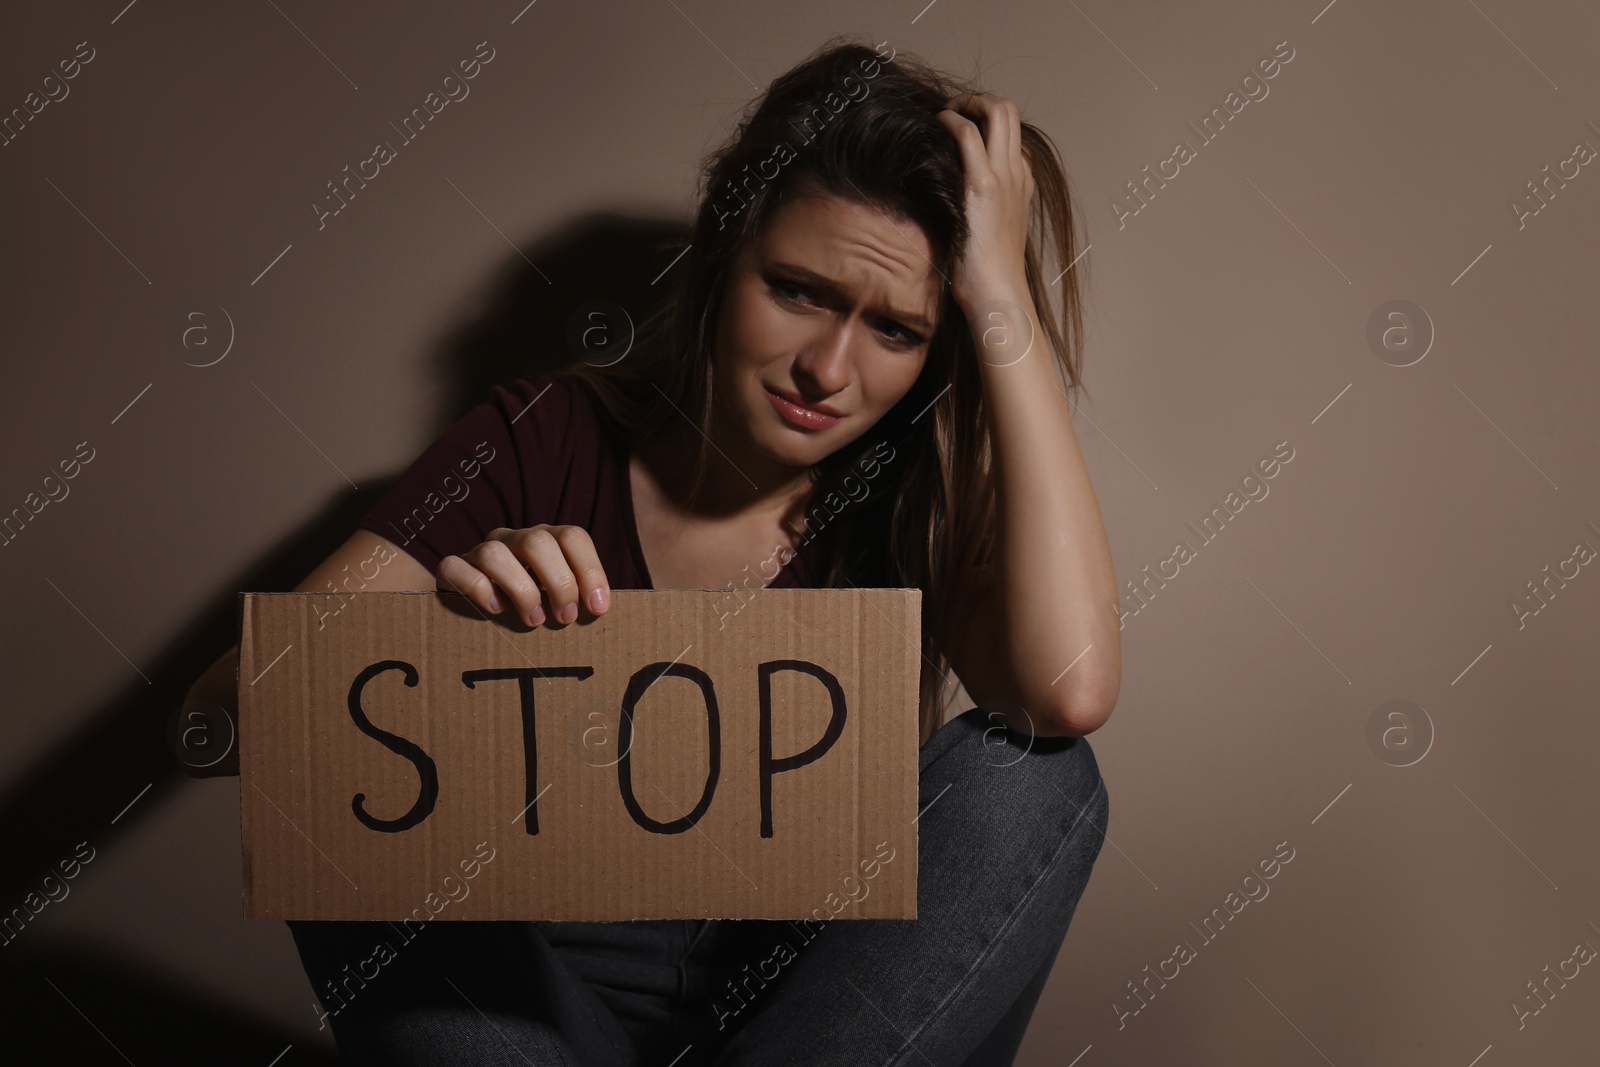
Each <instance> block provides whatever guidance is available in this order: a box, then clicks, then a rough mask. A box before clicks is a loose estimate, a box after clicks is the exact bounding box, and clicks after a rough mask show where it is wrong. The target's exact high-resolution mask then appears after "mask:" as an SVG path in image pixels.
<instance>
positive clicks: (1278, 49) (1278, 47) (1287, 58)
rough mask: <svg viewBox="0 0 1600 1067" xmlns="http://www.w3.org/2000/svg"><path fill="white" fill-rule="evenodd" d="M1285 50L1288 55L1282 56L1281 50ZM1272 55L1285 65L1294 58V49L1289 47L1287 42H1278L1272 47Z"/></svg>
mask: <svg viewBox="0 0 1600 1067" xmlns="http://www.w3.org/2000/svg"><path fill="white" fill-rule="evenodd" d="M1285 48H1288V49H1289V54H1288V55H1284V54H1283V50H1284V49H1285ZM1272 54H1273V55H1275V56H1277V57H1278V58H1279V59H1281V60H1283V62H1285V63H1287V62H1289V61H1290V60H1291V59H1293V58H1294V48H1293V47H1291V46H1290V44H1289V42H1288V41H1279V42H1278V43H1277V44H1276V45H1274V46H1273V47H1272Z"/></svg>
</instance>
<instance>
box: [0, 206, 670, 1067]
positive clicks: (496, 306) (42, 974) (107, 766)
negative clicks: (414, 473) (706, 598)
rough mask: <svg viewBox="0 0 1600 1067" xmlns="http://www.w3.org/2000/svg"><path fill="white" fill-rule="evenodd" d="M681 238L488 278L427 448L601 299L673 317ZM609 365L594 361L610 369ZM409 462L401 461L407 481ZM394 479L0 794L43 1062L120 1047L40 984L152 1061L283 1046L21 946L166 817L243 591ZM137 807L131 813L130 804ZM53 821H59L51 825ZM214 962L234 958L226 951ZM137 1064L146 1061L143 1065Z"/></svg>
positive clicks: (9, 975) (77, 957) (585, 221)
mask: <svg viewBox="0 0 1600 1067" xmlns="http://www.w3.org/2000/svg"><path fill="white" fill-rule="evenodd" d="M686 241H687V229H686V227H684V226H683V225H681V224H679V223H674V222H667V221H661V220H629V219H627V218H624V217H622V216H617V215H593V216H588V217H586V218H582V219H579V220H577V221H575V222H574V223H572V224H570V225H568V226H565V227H563V228H562V229H561V230H559V231H557V232H556V233H555V234H554V235H552V236H551V237H550V238H547V239H545V240H543V241H540V242H539V243H537V244H535V245H532V246H530V247H528V248H526V249H523V250H521V251H519V252H518V253H516V254H514V255H512V256H510V257H508V258H507V261H506V262H505V263H504V264H503V265H502V267H501V268H500V270H499V271H498V272H497V276H496V277H495V278H494V279H493V280H492V281H491V282H490V285H489V289H490V291H489V292H488V293H487V294H486V296H485V298H484V300H483V301H482V302H481V304H480V307H481V308H482V312H481V314H480V315H479V316H478V317H476V318H475V319H473V320H471V321H469V322H466V323H465V324H463V325H462V326H460V327H459V328H457V329H455V330H453V331H451V332H450V333H449V334H447V335H446V336H445V337H444V339H443V340H442V341H441V342H440V343H439V344H438V346H437V350H436V352H435V354H434V355H433V356H431V357H430V361H431V362H432V364H433V366H432V367H431V368H430V370H431V371H432V372H433V374H434V377H435V380H436V382H437V388H436V389H435V394H436V395H437V396H439V397H440V405H439V408H438V410H437V411H436V412H435V415H434V425H433V426H432V427H429V428H427V429H428V430H429V431H431V432H429V433H428V434H427V439H428V440H430V441H431V440H432V439H433V438H434V437H437V436H438V435H439V433H442V432H443V430H444V429H445V428H447V427H448V426H449V425H450V424H452V423H453V422H455V420H456V419H458V418H460V417H461V416H462V415H463V414H465V413H466V412H467V411H468V410H469V409H470V408H472V407H473V406H474V405H476V404H478V403H480V402H482V401H483V400H485V399H487V398H488V395H489V389H490V387H491V386H492V385H494V384H498V383H503V382H509V381H514V380H516V379H517V378H522V377H537V376H538V375H540V374H547V373H551V372H553V371H556V370H559V369H560V368H562V367H564V366H566V365H567V364H569V363H572V362H574V360H575V358H576V357H577V356H578V355H579V354H580V352H579V351H578V350H575V349H574V348H572V347H571V346H570V345H569V342H568V333H569V325H571V323H572V322H573V321H574V319H575V316H576V315H577V314H578V313H579V312H581V311H584V309H585V307H586V305H590V303H591V301H597V300H599V301H606V302H608V303H609V304H612V305H616V306H620V307H621V308H622V309H624V310H625V311H626V313H627V316H628V317H629V318H630V319H631V320H632V322H633V324H634V326H635V327H637V325H638V324H639V323H641V322H643V321H644V319H645V318H646V317H647V316H648V315H649V314H650V313H651V312H652V311H654V310H655V309H656V308H657V307H658V306H659V305H660V304H661V303H662V299H663V296H664V294H665V290H666V280H667V277H666V276H663V272H664V271H666V269H667V267H668V265H669V264H671V263H673V260H674V258H675V257H676V256H677V255H678V253H679V252H681V251H682V250H683V247H684V244H685V243H686ZM681 267H682V264H679V265H678V268H679V269H681ZM669 276H670V275H669ZM658 278H659V279H660V280H659V281H656V279H658ZM653 282H654V284H652V283H653ZM592 310H593V308H592V306H591V307H590V308H589V312H592ZM589 312H585V314H586V315H587V314H588V313H589ZM591 340H592V338H591ZM609 343H613V344H614V343H615V338H614V337H613V338H612V339H610V342H609ZM612 358H614V357H611V356H609V355H608V356H604V357H602V356H600V355H596V356H594V357H593V359H594V362H596V363H599V364H604V363H609V362H610V361H611V359H612ZM412 458H413V457H410V456H407V457H405V458H404V460H403V461H402V462H401V463H400V465H399V467H398V468H397V470H396V476H398V474H399V472H400V471H401V470H404V468H405V466H406V465H408V464H409V463H410V461H411V459H412ZM393 481H394V479H393V478H390V479H387V480H386V481H385V482H384V483H383V484H381V485H376V486H374V487H371V488H368V489H365V490H360V491H351V492H346V493H342V494H339V495H338V496H335V497H334V498H332V499H331V500H329V501H328V502H326V503H325V504H324V505H323V506H322V508H321V509H320V510H319V511H318V512H317V513H316V514H315V515H313V516H311V517H310V518H308V519H307V520H306V521H305V522H304V523H303V524H301V525H300V526H299V527H298V528H296V529H293V530H291V531H289V532H288V533H287V534H286V535H285V536H284V538H283V540H282V542H281V543H280V544H279V546H278V547H277V548H276V549H275V550H274V551H272V552H271V553H269V554H268V555H266V556H265V557H264V558H262V559H259V560H257V561H255V562H253V563H252V564H250V565H249V566H247V567H245V568H243V569H242V570H241V571H240V572H239V573H238V575H237V577H236V580H235V581H234V582H232V583H230V584H229V586H228V587H227V588H224V589H220V590H217V591H216V592H215V594H214V595H213V596H212V597H211V598H210V600H209V601H208V603H207V605H206V606H205V607H204V609H203V610H201V611H200V612H199V613H198V614H197V615H196V616H195V617H194V618H193V619H192V620H191V622H190V623H189V624H188V625H187V626H185V627H184V628H183V629H182V630H180V631H178V632H176V633H174V634H172V635H171V640H170V641H169V642H168V644H167V647H166V649H165V651H164V652H163V653H162V654H160V655H159V656H157V657H155V658H154V659H153V661H152V662H151V664H150V666H149V667H147V668H146V671H147V673H148V676H149V678H150V684H148V685H140V684H139V683H138V682H137V681H134V682H130V684H128V685H127V686H125V687H124V688H123V689H122V691H121V692H120V693H118V695H117V696H116V697H115V698H114V699H112V700H111V701H110V702H109V703H107V704H106V705H105V706H103V707H101V708H100V709H99V710H98V711H96V712H95V713H93V714H91V715H86V716H84V717H83V725H82V726H80V727H79V729H77V730H76V731H74V732H73V733H72V734H70V735H69V736H68V737H67V739H66V740H65V741H63V742H62V743H61V744H60V745H58V746H57V747H56V748H55V749H54V750H52V751H51V752H50V753H48V754H47V755H46V756H45V757H44V758H43V759H41V760H40V761H39V762H38V763H36V764H35V765H34V766H33V767H32V768H30V769H29V770H28V771H26V772H25V773H23V774H21V775H20V776H18V777H17V778H16V779H15V780H13V781H12V782H9V783H7V784H6V786H5V788H4V791H3V793H0V924H5V920H7V919H8V918H9V919H10V922H9V923H8V924H5V926H4V929H5V930H7V931H9V932H0V941H7V942H9V941H10V940H12V939H17V941H18V943H17V944H15V945H12V944H5V945H3V946H0V952H4V956H3V957H0V989H3V990H4V994H5V1003H7V1004H9V1005H11V1006H12V1007H13V1008H14V1009H15V1010H16V1013H17V1014H16V1015H15V1017H16V1018H19V1019H27V1020H28V1021H29V1023H30V1025H29V1026H28V1027H26V1028H25V1029H26V1030H27V1033H28V1034H31V1035H35V1038H36V1039H37V1040H38V1041H39V1042H40V1048H41V1049H45V1048H48V1049H50V1050H52V1051H51V1056H50V1059H51V1061H52V1062H68V1063H76V1062H84V1063H88V1062H98V1061H100V1060H103V1059H104V1056H105V1053H106V1052H108V1051H109V1050H108V1049H106V1047H105V1046H104V1043H103V1042H101V1043H100V1044H98V1045H97V1046H95V1047H94V1049H93V1051H92V1052H91V1051H90V1047H91V1045H94V1043H95V1042H100V1039H99V1038H98V1037H96V1036H95V1034H94V1032H93V1031H92V1030H89V1029H88V1028H87V1027H85V1026H84V1025H83V1020H82V1018H81V1017H80V1016H79V1015H78V1014H77V1012H76V1011H75V1010H74V1008H73V1007H72V1006H71V1005H70V1004H69V1003H67V1001H66V1000H65V999H64V998H63V997H62V996H60V995H58V994H57V993H56V992H52V990H51V988H50V986H49V985H48V984H47V982H46V981H45V979H52V980H56V981H57V984H58V985H59V984H60V983H61V981H65V982H67V983H68V984H69V985H70V986H71V987H72V988H74V989H76V990H81V991H84V995H85V996H86V997H87V998H88V999H90V1000H91V1001H92V1002H93V1003H94V1005H95V1006H96V1007H97V1008H99V1009H100V1010H99V1011H98V1012H96V1011H95V1010H92V1009H90V1008H89V1007H88V1006H87V1005H84V1004H82V1002H81V1001H79V1007H81V1008H83V1010H85V1011H87V1012H88V1014H89V1016H90V1017H91V1018H95V1019H97V1020H98V1019H101V1018H102V1016H103V1017H104V1018H107V1019H114V1020H115V1021H116V1023H117V1032H118V1034H119V1036H125V1037H126V1040H127V1043H128V1044H127V1045H124V1048H125V1049H127V1048H128V1046H129V1045H131V1046H133V1047H136V1048H139V1049H142V1050H144V1051H145V1052H146V1056H145V1060H148V1061H151V1062H155V1061H161V1062H169V1063H170V1062H174V1061H178V1062H184V1061H185V1060H186V1058H187V1057H186V1055H185V1052H186V1050H192V1051H193V1052H194V1053H195V1054H196V1055H195V1057H194V1058H195V1059H197V1060H204V1061H206V1062H216V1054H217V1052H218V1050H219V1049H228V1050H229V1052H228V1053H227V1055H226V1056H225V1057H224V1058H225V1059H227V1060H229V1061H233V1062H258V1061H259V1062H260V1063H266V1062H268V1061H269V1060H271V1059H272V1057H273V1056H275V1055H276V1054H277V1053H278V1052H281V1051H282V1049H283V1046H284V1044H286V1043H287V1042H288V1041H289V1040H290V1036H288V1035H285V1034H283V1033H281V1032H277V1031H275V1030H274V1029H273V1028H272V1027H270V1026H266V1025H263V1024H262V1023H260V1022H259V1021H256V1020H253V1019H251V1018H249V1017H248V1016H246V1015H244V1014H241V1013H238V1012H237V1011H235V1010H233V1009H231V1008H230V1007H229V1006H228V1005H227V1003H226V1002H225V1001H222V1000H218V999H214V998H209V997H207V995H205V994H203V993H201V992H200V991H198V990H195V989H190V988H185V987H178V986H173V985H170V984H164V983H162V982H160V981H156V980H154V979H153V977H152V976H151V975H150V974H145V973H138V972H134V971H132V970H129V969H127V968H126V967H124V966H122V965H119V964H116V963H110V962H107V961H105V960H97V959H96V958H95V957H94V956H93V955H92V954H91V953H89V952H86V951H84V950H81V949H68V948H63V947H61V942H59V941H56V942H52V943H49V944H48V947H35V946H39V941H38V940H36V939H37V938H38V934H36V933H35V934H32V935H30V936H29V937H26V938H23V937H21V935H20V933H19V927H21V928H22V929H24V930H25V929H26V927H27V926H31V925H34V924H41V925H44V926H46V927H48V926H49V925H50V923H51V908H50V907H49V905H48V900H47V898H46V897H45V896H44V893H43V892H42V891H41V888H40V887H41V885H42V884H43V880H44V879H45V877H46V876H48V875H51V874H55V875H57V877H59V876H60V871H59V870H58V864H59V863H60V862H61V861H62V858H63V857H70V856H71V855H72V854H73V849H74V847H75V846H76V845H77V844H78V843H79V842H87V843H88V844H89V846H90V847H92V848H93V849H95V850H97V851H104V850H107V849H109V847H110V846H111V845H113V844H114V843H115V842H116V840H117V839H118V838H119V837H121V836H122V835H124V834H126V833H128V832H129V831H131V830H132V829H133V827H134V825H135V824H136V823H137V822H139V821H140V820H141V819H143V818H144V817H145V816H146V814H147V813H149V812H151V811H154V810H155V809H156V808H157V806H158V805H157V804H155V803H154V802H153V801H154V800H156V799H158V798H159V797H160V796H161V795H162V794H165V793H168V792H170V791H172V790H175V789H181V788H183V787H185V786H186V785H188V784H190V783H191V781H192V779H190V778H189V777H188V775H187V774H186V773H185V772H184V771H183V769H182V767H180V766H179V764H178V762H177V760H176V758H175V756H174V754H173V749H172V748H171V747H170V746H169V740H168V731H169V725H170V724H171V723H172V722H173V721H174V717H175V713H176V712H177V711H178V709H179V708H180V707H181V706H182V704H183V700H184V697H185V695H186V694H187V692H188V689H189V686H190V685H192V684H193V682H194V680H195V679H196V678H198V677H199V676H200V675H201V674H202V673H203V672H204V671H205V670H206V669H207V668H208V667H210V665H211V664H212V663H213V662H215V661H216V659H217V658H218V657H219V656H221V655H222V654H223V653H224V652H226V651H227V650H228V648H229V647H230V646H231V645H232V644H234V643H235V642H236V641H237V640H238V637H239V618H238V613H239V603H238V594H239V592H240V591H258V590H268V591H270V590H286V589H290V588H293V587H294V586H295V585H297V584H299V583H300V582H301V581H302V580H303V579H304V578H305V576H306V575H307V574H309V573H310V572H311V570H312V569H313V568H315V567H316V566H317V565H318V564H319V563H321V562H322V561H323V560H324V559H326V558H327V557H328V555H329V554H330V553H332V552H333V550H334V549H335V548H337V547H338V546H339V545H340V544H342V543H343V542H344V541H345V539H346V538H348V537H349V536H350V533H351V531H352V530H353V529H354V528H355V524H356V523H357V521H359V520H360V518H361V516H362V515H363V514H364V513H365V512H366V511H367V510H368V509H369V508H370V507H372V505H373V504H374V503H375V502H376V501H377V499H378V498H379V497H380V496H381V495H382V493H383V491H384V490H385V489H387V488H388V486H389V485H392V484H393ZM134 798H138V802H137V803H134V804H132V805H131V806H129V802H130V801H131V800H133V799H134ZM124 809H126V811H125V812H124ZM42 812H43V813H48V815H47V816H46V817H41V815H40V813H42ZM114 818H115V819H116V822H115V823H113V822H112V820H113V819H114ZM94 873H95V872H94V870H93V864H92V863H91V864H90V865H88V868H87V869H85V870H84V872H83V874H84V876H86V877H93V875H94ZM241 899H242V895H241ZM28 901H32V902H33V903H34V905H35V907H36V909H37V915H35V914H34V913H33V912H32V911H30V910H29V908H28V906H27V902H28ZM40 901H45V903H42V904H41V903H39V902H40ZM14 909H15V912H14ZM137 911H138V900H137V898H132V897H130V898H129V901H128V912H129V914H128V918H129V919H134V918H136V916H137ZM217 949H218V951H220V952H227V951H228V950H229V946H226V945H219V946H217ZM307 995H308V997H309V995H310V994H309V987H308V993H307ZM72 999H73V1000H78V998H77V997H75V996H74V997H73V998H72ZM19 1029H22V1028H14V1029H13V1031H12V1032H11V1033H10V1034H9V1035H8V1036H7V1039H6V1042H7V1045H8V1047H11V1048H15V1047H17V1043H18V1042H23V1043H26V1042H28V1041H31V1040H34V1039H35V1038H30V1037H28V1036H27V1034H22V1033H19V1032H17V1031H18V1030H19ZM83 1033H86V1034H88V1041H89V1043H88V1044H85V1045H84V1048H83V1053H84V1055H83V1056H81V1057H80V1056H76V1055H67V1056H65V1057H63V1056H62V1053H64V1052H70V1051H71V1047H72V1046H73V1045H75V1043H76V1042H77V1040H78V1039H77V1037H73V1036H68V1035H79V1034H83ZM63 1042H65V1044H63ZM121 1043H122V1042H121V1041H119V1044H121ZM201 1049H205V1050H206V1052H205V1053H204V1054H201ZM258 1051H259V1052H260V1053H262V1055H260V1056H259V1057H258V1056H257V1055H256V1052H258ZM130 1054H132V1053H131V1052H130ZM134 1061H135V1062H144V1061H141V1060H140V1058H139V1056H137V1055H134Z"/></svg>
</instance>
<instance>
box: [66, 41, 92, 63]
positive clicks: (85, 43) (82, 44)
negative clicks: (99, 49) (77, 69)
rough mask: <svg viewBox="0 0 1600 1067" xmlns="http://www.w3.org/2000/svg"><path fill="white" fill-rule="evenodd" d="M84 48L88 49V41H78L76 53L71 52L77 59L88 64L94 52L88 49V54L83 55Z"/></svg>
mask: <svg viewBox="0 0 1600 1067" xmlns="http://www.w3.org/2000/svg"><path fill="white" fill-rule="evenodd" d="M85 48H89V42H88V41H79V42H78V50H77V51H76V52H73V53H72V54H73V55H75V56H77V57H78V59H79V60H81V61H82V62H84V63H88V62H90V61H91V60H93V59H94V57H95V50H94V49H93V48H89V54H88V55H84V54H83V50H84V49H85Z"/></svg>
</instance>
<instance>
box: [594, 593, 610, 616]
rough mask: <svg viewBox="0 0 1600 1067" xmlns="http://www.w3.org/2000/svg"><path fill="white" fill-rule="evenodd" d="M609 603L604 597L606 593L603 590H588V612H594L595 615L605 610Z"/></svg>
mask: <svg viewBox="0 0 1600 1067" xmlns="http://www.w3.org/2000/svg"><path fill="white" fill-rule="evenodd" d="M610 603H611V601H610V599H609V598H608V597H607V596H606V591H605V590H604V589H591V590H589V610H590V611H592V612H594V613H595V614H596V615H598V614H600V613H601V612H602V611H604V610H606V608H607V607H608V606H609V605H610Z"/></svg>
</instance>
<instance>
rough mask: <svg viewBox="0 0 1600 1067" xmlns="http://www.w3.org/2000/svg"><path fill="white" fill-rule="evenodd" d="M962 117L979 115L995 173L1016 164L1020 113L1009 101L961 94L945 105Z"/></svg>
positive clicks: (1000, 97) (986, 148)
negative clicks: (966, 114)
mask: <svg viewBox="0 0 1600 1067" xmlns="http://www.w3.org/2000/svg"><path fill="white" fill-rule="evenodd" d="M946 106H947V107H951V108H952V109H953V110H956V111H958V112H962V113H964V114H965V113H970V114H976V115H978V116H979V117H980V118H981V119H982V120H983V122H982V126H981V129H980V131H979V132H980V133H981V134H982V135H983V141H984V146H985V152H986V154H987V155H988V157H989V163H990V166H991V168H992V169H994V170H995V171H996V173H1000V172H1003V171H1005V170H1006V169H1007V166H1008V164H1009V163H1012V162H1015V161H1016V160H1017V156H1018V153H1019V152H1020V142H1021V140H1022V131H1021V113H1020V112H1019V111H1018V110H1017V106H1016V104H1015V103H1013V102H1012V101H1010V100H1008V99H1007V98H1005V97H1003V96H993V95H991V94H988V93H960V94H958V95H956V96H953V97H951V98H950V100H949V102H948V103H947V105H946Z"/></svg>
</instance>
